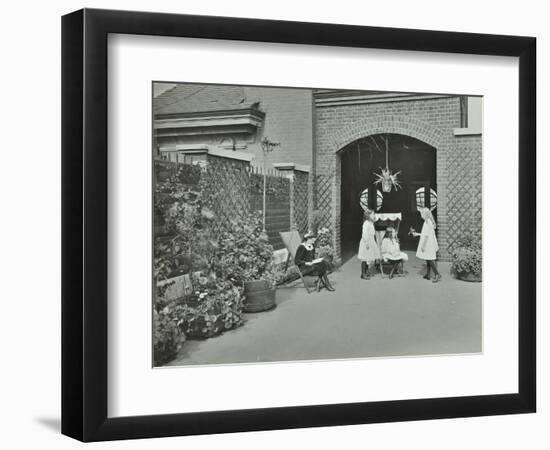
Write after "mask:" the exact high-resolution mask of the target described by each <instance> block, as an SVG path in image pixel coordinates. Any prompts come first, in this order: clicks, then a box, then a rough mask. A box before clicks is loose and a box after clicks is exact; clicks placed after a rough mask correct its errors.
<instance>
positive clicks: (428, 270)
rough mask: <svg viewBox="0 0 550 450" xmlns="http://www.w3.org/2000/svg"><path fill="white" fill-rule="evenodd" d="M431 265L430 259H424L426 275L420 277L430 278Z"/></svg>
mask: <svg viewBox="0 0 550 450" xmlns="http://www.w3.org/2000/svg"><path fill="white" fill-rule="evenodd" d="M431 267H432V266H431V265H430V261H426V275H424V276H423V277H422V278H424V279H425V280H429V279H430V278H431Z"/></svg>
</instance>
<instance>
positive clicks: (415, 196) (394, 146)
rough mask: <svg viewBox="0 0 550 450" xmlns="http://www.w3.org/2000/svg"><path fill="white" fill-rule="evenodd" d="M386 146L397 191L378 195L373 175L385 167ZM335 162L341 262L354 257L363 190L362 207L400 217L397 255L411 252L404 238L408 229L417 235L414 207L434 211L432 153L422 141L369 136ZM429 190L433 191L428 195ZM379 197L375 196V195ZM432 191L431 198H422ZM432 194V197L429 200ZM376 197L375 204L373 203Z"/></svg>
mask: <svg viewBox="0 0 550 450" xmlns="http://www.w3.org/2000/svg"><path fill="white" fill-rule="evenodd" d="M386 139H387V142H388V160H389V168H390V170H391V171H392V172H397V171H401V173H400V174H399V176H398V180H399V182H400V183H401V188H400V189H398V190H395V189H394V188H392V190H391V192H382V187H381V186H380V185H375V184H374V182H375V181H376V176H375V174H374V173H375V172H376V173H380V168H385V167H386V151H385V140H386ZM339 155H340V158H341V160H340V161H341V187H340V195H341V211H340V239H341V249H342V260H343V261H347V260H348V259H349V258H351V257H352V256H354V255H355V254H356V253H357V248H358V245H359V241H360V239H361V228H362V224H363V208H362V207H361V204H360V200H361V195H362V194H364V192H365V189H367V188H368V196H365V195H364V196H363V199H364V200H366V201H368V206H369V208H371V209H375V208H376V207H378V206H380V197H381V200H382V205H381V206H380V207H379V208H378V209H377V212H379V213H398V212H400V213H401V214H402V222H401V225H400V228H399V239H400V241H401V248H402V249H403V250H414V249H416V245H417V239H415V238H412V237H411V236H409V234H408V233H409V229H410V227H413V228H415V229H416V230H417V231H420V229H421V227H422V220H421V218H420V215H419V213H418V210H417V206H418V205H419V204H425V205H426V206H428V207H434V206H435V209H433V214H434V216H435V215H436V214H437V207H436V202H437V196H436V195H437V172H436V149H435V148H434V147H432V146H431V145H429V144H426V143H425V142H422V141H420V140H418V139H415V138H412V137H410V136H405V135H400V134H383V135H382V134H381V135H372V136H367V137H365V138H361V139H358V140H356V141H354V142H352V143H350V144H348V145H347V146H345V147H344V148H342V149H341V150H340V151H339ZM432 191H433V192H432ZM378 192H379V193H378ZM426 192H432V195H428V196H426V195H424V194H425V193H426ZM434 194H435V195H434ZM377 197H378V200H377Z"/></svg>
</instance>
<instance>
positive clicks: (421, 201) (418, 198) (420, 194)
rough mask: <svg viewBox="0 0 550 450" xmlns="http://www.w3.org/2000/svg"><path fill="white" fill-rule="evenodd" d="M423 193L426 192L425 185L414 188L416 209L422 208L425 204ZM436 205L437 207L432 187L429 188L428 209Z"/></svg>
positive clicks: (435, 194)
mask: <svg viewBox="0 0 550 450" xmlns="http://www.w3.org/2000/svg"><path fill="white" fill-rule="evenodd" d="M425 194H426V188H425V187H421V188H418V189H417V190H416V192H415V198H416V209H418V208H424V206H425V205H426V201H425ZM436 207H437V193H436V192H435V191H434V190H433V189H430V209H431V210H432V211H433V210H434V209H435V208H436Z"/></svg>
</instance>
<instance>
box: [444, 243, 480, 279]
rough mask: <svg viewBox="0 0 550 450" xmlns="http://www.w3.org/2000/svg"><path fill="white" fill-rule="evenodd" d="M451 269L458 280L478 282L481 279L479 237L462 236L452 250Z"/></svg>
mask: <svg viewBox="0 0 550 450" xmlns="http://www.w3.org/2000/svg"><path fill="white" fill-rule="evenodd" d="M452 259H453V261H452V265H451V271H452V273H453V274H455V276H456V277H457V278H458V279H459V280H463V281H474V282H479V281H481V279H482V264H481V239H480V238H477V237H475V236H473V235H467V236H465V237H464V238H462V239H461V240H460V241H459V242H458V245H457V247H456V248H455V249H454V250H453V251H452Z"/></svg>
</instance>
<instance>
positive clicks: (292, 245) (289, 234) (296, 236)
mask: <svg viewBox="0 0 550 450" xmlns="http://www.w3.org/2000/svg"><path fill="white" fill-rule="evenodd" d="M279 235H280V236H281V240H282V241H283V244H284V245H285V247H286V249H287V251H288V257H287V259H286V263H285V271H286V270H287V269H288V266H289V262H292V265H291V267H292V266H294V267H296V270H297V271H298V274H299V275H300V279H301V280H302V283H303V284H304V287H305V288H306V291H307V293H308V294H310V293H311V292H310V290H309V287H308V285H307V282H306V280H305V279H304V276H303V275H302V272H301V271H300V269H299V267H298V266H296V264H295V263H294V257H295V256H296V250H297V249H298V246H299V245H300V244H301V243H302V238H301V237H300V233H298V231H297V230H292V231H282V232H279Z"/></svg>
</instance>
